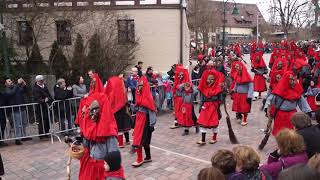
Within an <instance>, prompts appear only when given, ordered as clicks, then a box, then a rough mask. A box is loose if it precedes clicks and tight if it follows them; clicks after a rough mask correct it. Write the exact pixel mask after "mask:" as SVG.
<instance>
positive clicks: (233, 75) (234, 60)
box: [229, 57, 240, 99]
mask: <svg viewBox="0 0 320 180" xmlns="http://www.w3.org/2000/svg"><path fill="white" fill-rule="evenodd" d="M231 60H232V62H231V68H230V77H231V80H232V81H231V83H230V89H229V92H230V94H231V92H232V90H233V89H234V86H235V84H236V81H235V79H236V77H237V74H238V71H237V70H236V68H235V65H236V64H237V63H239V62H240V59H239V58H237V57H236V58H232V59H231ZM231 99H232V96H231Z"/></svg>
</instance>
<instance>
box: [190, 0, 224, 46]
mask: <svg viewBox="0 0 320 180" xmlns="http://www.w3.org/2000/svg"><path fill="white" fill-rule="evenodd" d="M217 14H218V11H216V10H215V9H214V8H213V7H212V6H211V4H210V1H208V0H189V2H188V7H187V18H188V24H189V28H190V29H191V30H192V31H193V32H195V41H196V46H198V37H199V33H200V36H202V40H203V42H204V43H208V33H209V32H210V31H211V32H215V30H216V28H217V24H218V22H219V20H218V19H217Z"/></svg>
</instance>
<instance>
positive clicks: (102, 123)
mask: <svg viewBox="0 0 320 180" xmlns="http://www.w3.org/2000/svg"><path fill="white" fill-rule="evenodd" d="M95 78H96V79H95V80H97V79H100V78H99V77H98V76H96V77H95ZM96 85H98V84H93V83H92V88H91V89H92V91H91V93H90V94H89V96H88V97H86V98H84V99H83V100H82V101H81V103H80V108H79V112H78V115H77V116H78V117H77V118H76V119H77V120H76V124H78V125H79V127H80V131H81V134H82V135H83V137H84V139H85V140H84V142H85V143H84V155H83V156H82V158H81V159H80V172H79V179H80V180H87V179H99V180H100V179H104V178H105V176H106V175H108V173H112V174H118V175H119V177H122V178H124V174H123V169H122V167H121V155H120V151H119V149H118V146H117V143H118V142H117V140H116V136H117V133H118V129H117V124H116V120H115V118H114V116H113V112H112V109H111V107H110V102H109V100H108V98H107V96H106V95H105V94H103V93H100V92H98V91H99V89H98V88H96V87H95V86H96ZM100 146H105V147H106V148H104V149H99V147H100ZM109 153H113V154H117V155H116V156H112V157H111V159H113V161H115V162H118V163H117V164H118V165H117V166H113V167H114V168H113V169H112V172H111V171H110V172H106V171H105V169H104V158H105V157H107V156H109V155H110V154H109Z"/></svg>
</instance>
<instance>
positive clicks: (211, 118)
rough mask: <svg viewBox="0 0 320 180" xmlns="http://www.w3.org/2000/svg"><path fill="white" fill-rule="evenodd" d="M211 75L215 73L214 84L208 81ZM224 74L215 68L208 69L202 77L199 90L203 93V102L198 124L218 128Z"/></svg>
mask: <svg viewBox="0 0 320 180" xmlns="http://www.w3.org/2000/svg"><path fill="white" fill-rule="evenodd" d="M209 75H213V76H214V78H215V82H214V84H213V85H212V86H209V85H208V83H207V78H208V76H209ZM223 82H224V75H223V74H222V73H220V72H218V71H215V70H207V71H205V72H204V74H203V75H202V77H201V80H200V84H199V87H198V90H199V91H200V92H201V94H202V95H203V100H204V102H203V104H202V107H201V112H200V115H199V118H198V124H199V125H200V126H201V127H204V128H216V127H217V126H218V125H219V120H220V118H221V117H220V116H219V107H220V104H221V103H222V100H223V99H222V95H221V93H222V92H223V89H222V87H221V84H222V83H223Z"/></svg>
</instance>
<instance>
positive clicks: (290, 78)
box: [289, 74, 297, 89]
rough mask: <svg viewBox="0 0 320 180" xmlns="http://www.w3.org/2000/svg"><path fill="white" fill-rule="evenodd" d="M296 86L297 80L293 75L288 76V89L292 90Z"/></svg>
mask: <svg viewBox="0 0 320 180" xmlns="http://www.w3.org/2000/svg"><path fill="white" fill-rule="evenodd" d="M296 84H297V78H296V77H295V76H294V75H292V74H291V75H290V76H289V85H290V88H292V89H293V88H294V87H295V86H296Z"/></svg>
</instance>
